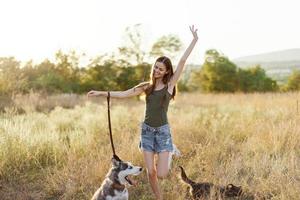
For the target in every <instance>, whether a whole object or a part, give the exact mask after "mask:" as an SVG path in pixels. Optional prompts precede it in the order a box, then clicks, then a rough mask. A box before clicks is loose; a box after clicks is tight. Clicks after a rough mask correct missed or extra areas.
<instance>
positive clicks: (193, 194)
mask: <svg viewBox="0 0 300 200" xmlns="http://www.w3.org/2000/svg"><path fill="white" fill-rule="evenodd" d="M179 168H180V169H181V179H182V180H183V181H184V182H185V183H186V184H188V185H189V187H188V188H187V194H186V199H190V200H204V199H214V198H215V199H218V200H219V199H226V198H230V197H239V196H240V195H241V194H242V188H241V187H237V186H235V185H233V184H228V185H227V186H225V187H223V186H217V185H214V184H213V183H208V182H202V183H196V182H194V181H192V180H191V179H189V178H188V177H187V175H186V173H185V171H184V169H183V167H181V166H179Z"/></svg>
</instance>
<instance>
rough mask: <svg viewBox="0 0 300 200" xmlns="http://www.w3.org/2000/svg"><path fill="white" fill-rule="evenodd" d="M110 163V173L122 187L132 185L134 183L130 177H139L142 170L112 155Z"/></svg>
mask: <svg viewBox="0 0 300 200" xmlns="http://www.w3.org/2000/svg"><path fill="white" fill-rule="evenodd" d="M111 161H112V165H113V168H112V171H113V172H114V173H112V174H114V177H113V179H114V180H115V181H118V182H119V183H120V184H122V185H125V184H129V185H134V181H133V179H132V178H131V177H130V176H131V175H134V176H136V175H139V174H140V173H141V172H142V169H143V168H142V167H139V166H134V165H132V164H131V163H130V162H124V161H122V160H121V159H120V158H119V157H118V156H116V155H114V157H113V158H112V160H111Z"/></svg>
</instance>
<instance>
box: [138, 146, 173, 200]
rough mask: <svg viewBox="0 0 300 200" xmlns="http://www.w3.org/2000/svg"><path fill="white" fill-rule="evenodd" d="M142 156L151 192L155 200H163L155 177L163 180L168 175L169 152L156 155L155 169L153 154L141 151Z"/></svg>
mask: <svg viewBox="0 0 300 200" xmlns="http://www.w3.org/2000/svg"><path fill="white" fill-rule="evenodd" d="M143 154H144V161H145V163H146V168H147V174H148V179H149V182H150V185H151V188H152V191H153V193H154V195H155V197H156V199H157V200H162V199H163V198H162V194H161V191H160V190H159V185H158V179H157V177H159V178H165V177H166V176H167V175H168V172H169V166H168V161H169V152H167V151H166V152H161V153H159V154H158V161H157V167H155V161H154V153H153V152H148V151H143Z"/></svg>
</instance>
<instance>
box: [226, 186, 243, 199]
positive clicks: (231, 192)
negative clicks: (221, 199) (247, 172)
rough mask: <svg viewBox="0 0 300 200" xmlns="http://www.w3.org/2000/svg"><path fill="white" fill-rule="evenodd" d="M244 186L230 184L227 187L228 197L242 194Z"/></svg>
mask: <svg viewBox="0 0 300 200" xmlns="http://www.w3.org/2000/svg"><path fill="white" fill-rule="evenodd" d="M242 192H243V191H242V187H239V186H235V185H233V184H228V185H227V186H226V187H225V196H226V197H238V196H240V195H241V194H242Z"/></svg>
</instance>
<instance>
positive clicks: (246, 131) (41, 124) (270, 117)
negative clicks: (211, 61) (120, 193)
mask: <svg viewBox="0 0 300 200" xmlns="http://www.w3.org/2000/svg"><path fill="white" fill-rule="evenodd" d="M297 99H298V100H300V93H284V94H283V93H282V94H281V93H277V94H273V93H268V94H198V93H179V95H178V96H177V97H176V100H175V102H173V103H172V104H171V105H170V107H169V113H168V114H169V123H170V125H171V129H172V135H173V141H174V143H175V144H176V145H177V147H178V148H179V149H180V151H181V152H182V156H181V157H176V158H174V160H173V163H172V170H171V171H170V175H169V177H168V178H167V179H164V180H162V181H160V184H161V187H162V188H163V191H164V199H167V200H168V199H169V200H171V199H184V192H185V191H186V185H184V184H183V183H182V182H181V181H179V180H180V179H179V177H178V175H179V173H178V172H179V171H178V168H177V166H178V165H182V166H183V167H184V168H185V169H186V172H187V174H188V176H189V177H190V178H191V179H193V180H196V181H199V182H200V181H208V182H213V183H215V184H220V185H225V184H228V183H233V184H235V185H240V186H242V187H243V188H244V190H245V191H247V192H249V193H252V194H258V195H259V196H268V197H271V198H272V199H275V200H299V199H300V190H299V188H300V108H297ZM15 104H16V105H17V106H18V109H14V108H6V109H5V112H3V113H2V114H0V199H1V200H8V199H10V200H11V199H14V200H21V199H22V200H29V199H47V200H54V199H61V200H67V199H90V198H91V196H92V195H93V193H94V192H95V191H96V189H97V188H98V187H99V186H100V184H101V182H102V180H103V178H104V176H105V175H106V173H107V171H108V169H109V168H110V165H111V164H110V159H111V155H112V153H111V147H110V143H109V136H108V125H107V110H106V109H107V108H106V99H105V98H95V99H93V100H87V99H86V98H85V96H76V95H63V96H56V97H49V98H46V99H45V98H42V97H39V96H35V95H31V96H20V97H16V99H15ZM299 107H300V105H299ZM143 115H144V101H143V100H137V99H129V100H117V99H113V100H112V107H111V118H112V127H113V135H114V142H115V146H116V152H117V154H118V155H119V156H120V157H121V158H122V159H124V160H130V161H131V162H132V163H134V164H137V165H140V166H144V163H143V157H142V154H141V153H140V152H139V151H138V143H139V137H140V130H139V129H140V123H141V121H142V120H143ZM136 179H138V181H139V185H138V186H137V187H131V188H130V189H129V190H130V199H134V200H148V199H149V200H150V199H154V198H153V196H152V194H151V189H150V186H149V184H148V181H147V176H146V173H145V171H144V172H143V173H142V175H140V176H138V177H136Z"/></svg>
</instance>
